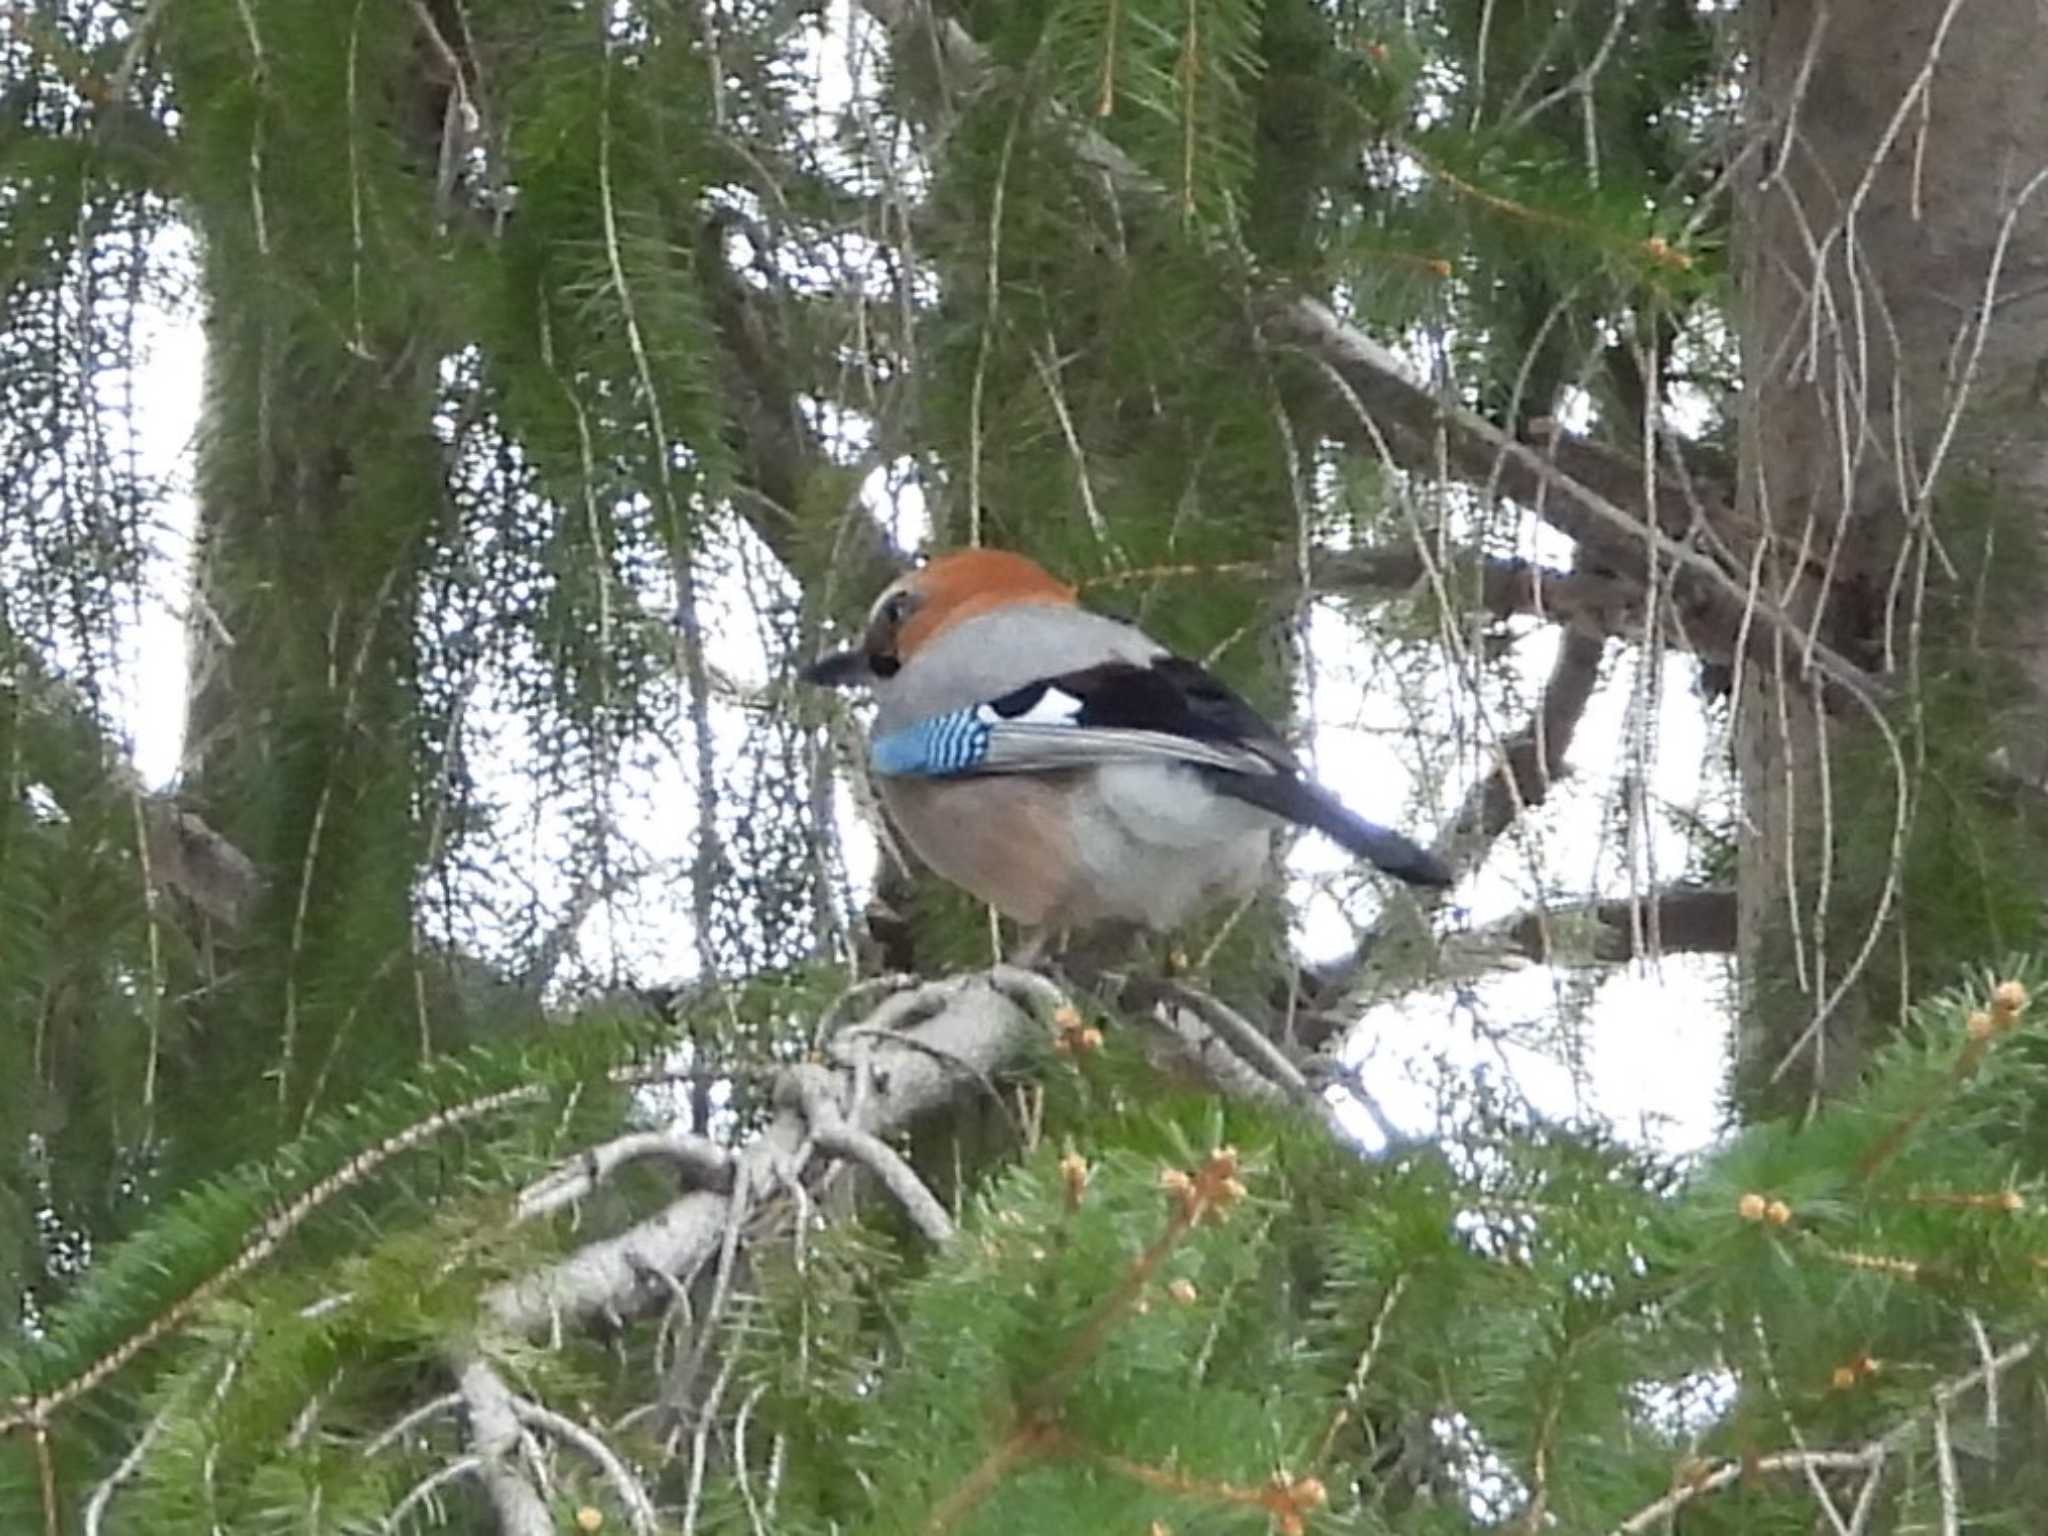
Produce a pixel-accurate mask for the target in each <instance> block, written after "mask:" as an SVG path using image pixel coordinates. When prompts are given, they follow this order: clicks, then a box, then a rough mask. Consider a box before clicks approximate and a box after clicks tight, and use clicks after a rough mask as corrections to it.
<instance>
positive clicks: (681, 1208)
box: [484, 976, 1033, 1333]
mask: <svg viewBox="0 0 2048 1536" xmlns="http://www.w3.org/2000/svg"><path fill="white" fill-rule="evenodd" d="M924 995H925V996H927V997H928V998H930V999H932V1000H933V1001H934V1003H935V1004H936V1005H937V1006H938V1009H939V1011H938V1012H937V1013H936V1014H935V1015H934V1016H933V1017H931V1018H929V1019H927V1020H925V1021H924V1022H923V1023H921V1024H918V1025H916V1026H914V1027H912V1028H907V1029H903V1030H900V1031H894V1032H892V1033H891V1034H890V1035H880V1034H877V1035H876V1036H874V1037H872V1041H871V1044H870V1045H869V1047H868V1049H867V1051H866V1053H865V1056H866V1059H865V1062H864V1069H865V1072H866V1074H867V1077H868V1086H867V1089H866V1091H865V1092H863V1093H861V1094H859V1095H857V1096H856V1095H854V1094H852V1093H851V1092H850V1089H851V1087H852V1074H851V1072H845V1074H844V1075H843V1076H842V1077H841V1078H840V1081H841V1082H843V1083H844V1084H845V1085H846V1087H847V1088H848V1089H849V1092H847V1093H846V1094H844V1095H842V1097H844V1098H846V1099H848V1100H850V1101H851V1104H850V1107H849V1108H848V1109H847V1110H845V1111H844V1119H845V1123H846V1124H847V1125H848V1126H850V1127H851V1128H853V1129H854V1130H857V1131H861V1132H865V1133H868V1134H870V1135H875V1136H886V1135H887V1134H889V1133H890V1132H892V1131H896V1130H900V1129H902V1128H903V1127H904V1126H906V1125H908V1124H909V1123H910V1122H911V1121H912V1120H914V1119H916V1118H917V1117H918V1116H919V1115H921V1114H923V1113H925V1112H926V1111H928V1110H932V1109H935V1108H938V1107H939V1106H941V1105H943V1104H946V1103H948V1102H950V1101H951V1100H952V1099H953V1098H954V1097H955V1096H956V1095H958V1094H959V1093H960V1091H961V1089H962V1086H963V1084H968V1085H974V1084H978V1083H980V1082H982V1081H984V1080H985V1079H987V1078H988V1077H989V1075H990V1074H992V1073H995V1072H997V1071H1000V1070H1001V1069H1002V1068H1003V1067H1005V1066H1006V1065H1008V1064H1009V1063H1010V1062H1011V1061H1013V1060H1014V1059H1015V1058H1016V1057H1017V1056H1018V1055H1019V1054H1020V1052H1021V1051H1022V1049H1023V1047H1024V1045H1025V1042H1026V1041H1027V1040H1028V1039H1029V1038H1030V1036H1031V1034H1032V1032H1033V1026H1032V1023H1031V1019H1030V1016H1029V1014H1027V1013H1026V1011H1025V1010H1024V1008H1022V1007H1021V1006H1019V1004H1018V1003H1017V1002H1015V1001H1014V1000H1013V999H1012V997H1011V996H1010V995H1008V994H1006V993H1005V992H1003V991H999V990H998V989H997V988H996V986H994V985H993V984H992V983H991V981H990V979H989V978H987V977H982V976H975V977H965V978H961V979H959V980H955V981H949V982H943V983H937V984H934V985H933V986H932V987H930V988H928V989H926V991H925V993H924ZM895 1035H900V1036H901V1037H902V1038H901V1039H900V1040H899V1039H897V1038H894V1036H895ZM977 1091H978V1090H977ZM778 1102H782V1103H783V1105H784V1107H783V1108H782V1109H781V1110H780V1111H779V1112H778V1113H777V1115H776V1117H775V1118H774V1119H773V1120H772V1121H770V1122H769V1124H768V1126H767V1128H766V1129H765V1130H763V1131H762V1132H761V1133H760V1135H759V1136H757V1137H756V1138H755V1139H754V1141H753V1142H752V1143H751V1144H750V1145H749V1146H748V1147H747V1148H746V1149H745V1150H744V1151H742V1152H741V1153H740V1154H739V1156H738V1159H737V1162H736V1166H735V1179H734V1186H735V1187H736V1188H739V1189H748V1190H752V1191H754V1192H755V1194H756V1195H757V1196H758V1195H759V1194H760V1192H762V1191H767V1190H774V1189H778V1188H787V1187H788V1186H789V1184H790V1183H792V1182H793V1181H794V1180H795V1179H796V1177H797V1176H798V1174H799V1173H800V1172H801V1171H802V1166H803V1161H804V1159H805V1158H806V1157H807V1156H808V1155H809V1153H810V1151H811V1149H812V1147H813V1145H814V1141H813V1128H812V1126H811V1124H810V1122H809V1120H808V1119H807V1118H806V1117H805V1115H804V1113H803V1110H802V1108H801V1107H800V1106H801V1104H802V1095H801V1094H798V1095H797V1096H796V1098H795V1100H794V1102H793V1103H792V1102H790V1101H788V1100H786V1099H784V1098H783V1097H782V1096H780V1095H779V1096H778ZM731 1198H732V1197H731V1196H730V1195H728V1194H724V1193H720V1192H719V1191H716V1190H697V1191H693V1192H691V1193H690V1194H687V1195H684V1196H683V1197H682V1198H681V1199H679V1200H676V1201H674V1202H673V1203H671V1204H670V1205H668V1206H667V1207H665V1208H664V1209H663V1210H661V1211H659V1212H657V1213H656V1214H654V1215H653V1216H650V1217H648V1218H647V1219H646V1220H644V1221H641V1222H638V1223H636V1224H635V1225H634V1226H632V1227H629V1228H627V1229H626V1230H625V1231H624V1232H621V1233H619V1234H617V1235H616V1236H614V1237H609V1238H603V1239H600V1240H599V1241H596V1242H593V1243H589V1244H586V1245H585V1246H584V1247H582V1248H580V1249H578V1250H577V1251H576V1252H575V1253H573V1254H570V1255H569V1256H568V1257H567V1258H565V1259H563V1260H562V1261H561V1262H559V1263H557V1264H555V1265H553V1266H551V1267H549V1268H547V1269H545V1270H542V1271H540V1272H538V1273H537V1274H533V1275H530V1276H527V1277H525V1278H523V1279H520V1280H517V1281H514V1282H512V1283H511V1284H508V1285H505V1286H502V1287H499V1288H498V1289H496V1290H494V1291H492V1292H491V1293H490V1294H489V1295H487V1296H486V1297H485V1299H484V1312H485V1315H486V1316H487V1317H489V1318H490V1319H491V1320H492V1321H493V1322H494V1323H496V1324H497V1325H498V1326H499V1327H501V1328H503V1329H505V1330H507V1331H508V1332H513V1333H533V1332H537V1331H539V1330H541V1329H544V1328H548V1327H550V1326H554V1325H562V1324H573V1323H576V1322H578V1321H580V1320H583V1319H586V1318H590V1317H594V1316H599V1315H610V1316H631V1315H634V1314H636V1313H638V1312H641V1311H643V1310H645V1309H646V1308H648V1307H651V1306H654V1305H656V1304H658V1303H660V1302H664V1301H666V1300H667V1299H668V1298H669V1295H670V1289H669V1287H668V1286H667V1285H666V1284H665V1283H662V1282H660V1281H658V1280H655V1279H654V1278H653V1277H655V1276H659V1275H668V1276H681V1275H686V1274H689V1273H690V1272H691V1271H693V1270H694V1269H696V1268H697V1267H698V1266H699V1265H700V1264H702V1263H703V1262H704V1261H705V1260H706V1259H708V1258H710V1257H711V1256H712V1255H713V1254H714V1253H715V1252H716V1251H717V1249H718V1246H719V1242H720V1240H721V1238H722V1237H723V1235H724V1232H725V1229H726V1224H727V1212H728V1208H729V1206H730V1203H731Z"/></svg>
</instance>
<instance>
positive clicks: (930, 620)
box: [803, 547, 1453, 932]
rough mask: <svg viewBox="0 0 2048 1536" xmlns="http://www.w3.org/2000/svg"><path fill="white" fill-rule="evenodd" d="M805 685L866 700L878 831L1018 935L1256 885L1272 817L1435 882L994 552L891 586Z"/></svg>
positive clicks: (1059, 588)
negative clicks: (885, 826) (857, 633)
mask: <svg viewBox="0 0 2048 1536" xmlns="http://www.w3.org/2000/svg"><path fill="white" fill-rule="evenodd" d="M803 675H804V677H805V679H806V680H807V681H809V682H811V683H815V684H819V685H822V686H826V687H859V686H865V687H866V688H868V689H869V690H870V691H871V692H872V693H873V695H874V698H875V703H876V712H875V717H874V721H873V725H872V727H871V729H870V732H869V741H868V764H869V768H870V770H871V772H872V774H873V777H874V781H875V784H876V787H877V789H878V790H879V792H880V798H881V801H882V804H883V806H884V808H885V809H886V810H887V812H888V815H889V818H890V820H891V821H892V822H893V823H894V825H895V826H896V828H897V830H898V831H899V832H900V833H901V834H902V835H903V838H904V840H905V841H906V842H908V843H909V845H910V846H911V848H912V849H913V850H914V851H915V852H916V853H917V854H918V856H919V857H920V858H922V859H923V860H924V862H925V863H927V864H928V865H930V866H931V868H932V869H933V870H935V871H936V872H937V873H938V874H940V875H941V876H943V877H945V878H946V879H947V880H949V881H951V882H952V883H953V884H955V885H958V886H961V887H963V888H964V889H966V890H967V891H969V892H970V893H972V894H973V895H974V896H976V897H978V898H980V899H981V900H982V901H984V902H986V903H988V904H989V905H990V906H992V907H994V908H995V909H996V910H997V911H999V912H1001V913H1002V914H1003V915H1005V916H1007V917H1010V918H1012V919H1014V920H1015V921H1017V922H1018V923H1020V924H1023V925H1025V927H1027V928H1029V929H1035V930H1039V931H1040V932H1047V931H1053V930H1065V931H1069V932H1071V931H1074V930H1079V929H1084V928H1090V927H1094V926H1097V925H1104V924H1112V923H1114V924H1130V925H1135V926H1138V927H1141V928H1148V929H1152V930H1154V931H1160V932H1165V931H1169V930H1172V929H1174V928H1177V927H1179V926H1181V925H1182V924H1184V923H1185V922H1187V921H1188V920H1189V919H1190V918H1191V917H1193V916H1194V915H1196V914H1197V913H1198V912H1199V911H1201V910H1202V909H1204V908H1206V907H1208V906H1211V905H1214V904H1218V903H1221V902H1224V901H1228V900H1233V899H1237V898H1241V897H1243V896H1244V895H1246V894H1248V893H1249V892H1250V891H1251V890H1253V889H1254V888H1255V887H1256V885H1257V884H1258V882H1259V880H1260V879H1261V878H1262V877H1263V875H1264V873H1265V870H1266V867H1267V864H1268V860H1269V857H1270V853H1271V847H1272V834H1273V833H1274V832H1275V831H1276V830H1277V829H1278V828H1279V827H1280V826H1281V825H1282V824H1283V823H1287V822H1292V823H1295V824H1297V825H1300V826H1304V827H1312V828H1314V829H1315V830H1317V831H1319V832H1321V833H1323V834H1325V835H1326V836H1328V837H1330V838H1333V839H1334V840H1335V841H1336V842H1337V843H1338V844H1340V845H1341V846H1342V847H1344V848H1346V849H1348V850H1349V851H1350V852H1351V853H1353V854H1355V855H1357V856H1358V857H1360V858H1363V859H1366V860H1368V861H1369V862H1371V863H1372V864H1373V865H1374V866H1375V867H1377V868H1378V869H1380V870H1382V871H1384V872H1385V873H1387V874H1389V875H1392V876H1394V877H1395V878H1397V879H1399V880H1403V881H1406V882H1408V883H1409V884H1411V885H1415V886H1422V887H1444V886H1448V885H1450V884H1451V883H1452V881H1453V876H1452V872H1451V871H1450V870H1449V869H1448V868H1447V867H1446V866H1445V865H1444V863H1443V862H1442V861H1441V860H1439V859H1438V858H1437V857H1436V856H1435V855H1434V854H1432V853H1430V852H1429V851H1428V850H1427V849H1424V848H1422V847H1421V846H1419V845H1418V844H1416V843H1415V842H1413V841H1411V840H1410V839H1409V838H1407V837H1405V836H1403V835H1402V834H1401V833H1399V832H1396V831H1394V830H1392V829H1391V828H1388V827H1383V826H1379V825H1377V824H1375V823H1373V822H1370V821H1367V820H1365V819H1364V818H1363V817H1361V816H1359V815H1357V814H1356V813H1355V812H1353V811H1351V810H1350V809H1349V808H1348V807H1346V806H1345V805H1344V803H1343V802H1342V801H1340V800H1339V799H1338V798H1337V797H1336V796H1335V795H1333V794H1332V793H1330V791H1328V790H1327V789H1324V788H1323V787H1322V786H1321V785H1319V784H1317V783H1316V782H1315V781H1314V780H1312V779H1310V778H1309V777H1308V776H1307V774H1306V773H1305V772H1304V771H1303V768H1302V764H1301V762H1300V760H1299V759H1298V758H1297V757H1296V756H1295V755H1294V753H1293V752H1291V751H1290V750H1289V749H1288V747H1287V745H1286V743H1285V742H1283V741H1282V740H1281V739H1280V736H1279V733H1278V732H1277V731H1275V730H1274V728H1273V727H1272V726H1271V725H1270V724H1268V723H1267V722H1266V721H1265V720H1264V719H1263V718H1262V717H1261V716H1260V715H1259V713H1258V711H1257V710H1255V709H1254V708H1253V707H1252V706H1251V705H1250V704H1248V703H1247V702H1246V701H1245V700H1244V699H1243V698H1242V697H1240V696H1239V695H1238V694H1237V693H1236V692H1234V691H1233V690H1232V689H1231V688H1230V687H1228V686H1227V685H1226V684H1224V683H1223V682H1221V681H1220V680H1219V679H1217V678H1216V677H1215V676H1214V674H1212V673H1211V672H1210V671H1209V670H1208V669H1207V668H1206V667H1204V666H1202V665H1201V664H1200V663H1198V662H1194V661H1190V660H1188V659H1186V658H1185V657H1181V656H1177V655H1175V654H1173V653H1172V652H1171V651H1169V650H1168V649H1167V648H1166V647H1164V646H1162V645H1160V644H1159V643H1158V642H1157V641H1155V640H1153V639H1151V638H1150V637H1149V636H1147V635H1146V634H1145V633H1144V632H1143V631H1142V630H1140V629H1138V628H1137V627H1136V626H1135V625H1132V624H1128V623H1125V622H1123V621H1122V620H1119V619H1113V618H1109V617H1107V616H1105V615H1102V614H1098V613H1094V612H1091V611H1090V610H1088V609H1086V608H1084V607H1082V606H1081V605H1080V603H1079V601H1078V599H1077V596H1076V593H1075V589H1074V588H1073V587H1072V586H1069V585H1068V584H1067V583H1065V582H1063V581H1060V580H1059V579H1058V578H1057V577H1055V576H1054V575H1052V574H1051V573H1050V572H1049V571H1047V570H1046V569H1045V568H1044V567H1043V566H1041V565H1039V564H1038V562H1036V561H1035V560H1032V559H1030V558H1029V557H1027V556H1025V555H1021V554H1017V553H1015V552H1013V551H1009V550H1002V549H993V548H981V547H977V548H968V549H959V550H954V551H951V552H948V553H943V554H939V555H936V556H934V557H932V558H931V559H930V560H928V561H927V562H926V563H924V564H922V565H920V566H917V567H916V568H914V569H912V570H910V571H908V572H906V573H904V574H903V575H902V576H900V577H898V578H897V579H896V580H895V581H893V582H891V583H890V584H889V586H888V587H887V588H885V589H884V590H883V592H882V593H881V595H880V596H878V597H877V598H876V599H875V601H874V605H873V607H872V608H871V609H870V610H869V613H868V620H867V627H866V630H865V633H864V634H863V635H862V638H861V641H860V643H859V644H858V645H857V646H854V647H852V648H850V649H846V650H841V651H836V652H831V653H828V654H826V655H824V656H821V657H819V658H818V659H817V660H816V661H814V662H813V663H812V664H811V665H810V666H808V667H807V668H805V669H804V673H803Z"/></svg>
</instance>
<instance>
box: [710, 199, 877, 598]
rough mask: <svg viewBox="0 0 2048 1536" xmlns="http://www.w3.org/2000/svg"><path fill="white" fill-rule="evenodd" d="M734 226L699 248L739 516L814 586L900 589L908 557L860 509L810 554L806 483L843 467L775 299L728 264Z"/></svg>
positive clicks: (723, 226)
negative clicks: (805, 393) (804, 386)
mask: <svg viewBox="0 0 2048 1536" xmlns="http://www.w3.org/2000/svg"><path fill="white" fill-rule="evenodd" d="M728 228H729V222H728V221H727V220H722V219H714V220H712V221H711V222H710V223H709V224H708V225H706V226H705V229H704V232H703V237H702V239H701V241H700V242H699V250H698V271H699V273H700V274H701V275H702V280H703V284H704V291H705V293H706V295H707V296H708V298H709V300H710V305H711V313H712V317H713V319H714V320H716V322H717V324H718V334H719V339H720V341H721V342H722V343H723V345H722V347H721V348H720V352H721V355H722V362H723V370H722V371H723V386H724V395H725V400H726V404H727V406H728V408H729V410H730V412H731V416H732V422H733V426H732V431H731V433H730V437H731V442H732V447H733V449H734V452H735V454H736V456H737V457H738V459H739V463H740V474H741V477H742V479H743V480H744V482H745V484H746V486H747V488H748V491H749V494H747V495H744V496H742V497H740V498H739V510H740V513H741V515H742V516H744V517H745V518H746V519H747V522H748V525H749V526H751V527H752V528H753V530H754V532H755V533H756V534H758V535H759V536H760V538H761V542H762V543H764V544H766V545H767V546H768V548H769V549H770V550H772V551H773V552H774V554H775V558H776V559H778V560H779V561H781V562H782V565H783V568H784V569H785V570H788V571H791V572H794V573H796V574H797V575H798V576H799V577H804V578H807V577H808V576H809V575H810V574H811V573H814V572H819V571H823V572H827V573H829V574H830V576H831V578H832V580H833V581H834V582H835V583H837V584H838V585H839V586H840V587H841V588H842V589H844V590H846V591H849V592H852V593H855V594H858V595H859V596H860V597H862V598H863V599H864V598H865V597H866V595H867V594H868V593H870V592H874V591H877V590H879V589H880V588H882V587H884V586H886V585H887V584H888V583H889V582H890V580H892V579H893V578H894V577H895V575H896V574H897V572H898V571H899V570H900V569H901V568H902V563H903V562H902V558H901V555H900V554H899V552H898V551H897V549H896V548H895V546H894V545H893V544H891V542H890V540H889V536H888V534H887V533H885V532H884V531H883V529H882V527H881V525H880V524H879V523H877V522H876V521H875V520H874V519H873V518H872V517H870V516H868V514H867V511H866V510H865V509H864V508H863V507H861V506H860V504H859V502H858V501H857V500H856V501H852V502H850V503H849V504H848V505H847V506H846V507H844V508H843V509H842V511H841V514H840V517H839V520H838V527H837V529H836V531H835V537H834V544H833V547H832V548H831V549H818V548H811V547H806V545H805V542H804V533H805V530H804V525H803V522H802V520H801V518H800V516H799V509H800V508H802V507H803V506H804V504H805V501H806V499H807V498H806V497H805V494H804V486H805V482H806V480H807V479H808V478H809V477H810V476H812V475H814V474H817V473H819V472H820V471H824V470H829V469H833V468H836V467H837V466H835V465H834V463H833V461H832V458H831V456H830V455H829V454H828V453H827V452H826V451H825V447H824V444H823V443H822V442H821V441H820V440H819V438H818V434H817V432H816V431H814V430H813V429H812V427H811V425H810V423H809V422H808V421H807V420H806V419H805V417H804V414H803V409H802V405H801V394H800V391H799V389H798V386H797V382H796V381H797V379H798V378H799V377H800V375H799V374H798V372H797V370H796V368H795V367H794V366H793V363H792V359H791V358H790V356H789V348H788V343H787V332H786V330H785V328H784V327H782V326H781V325H780V324H779V323H778V321H779V318H780V317H779V316H778V314H777V313H776V311H775V306H774V303H773V299H772V297H771V296H770V295H768V294H763V293H762V292H760V291H758V290H756V289H754V288H751V287H749V286H748V285H747V284H746V283H744V282H742V281H741V280H740V278H739V276H738V274H736V273H734V272H733V271H732V269H731V267H730V266H729V265H728V263H727V260H726V250H725V238H726V234H727V231H728Z"/></svg>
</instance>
